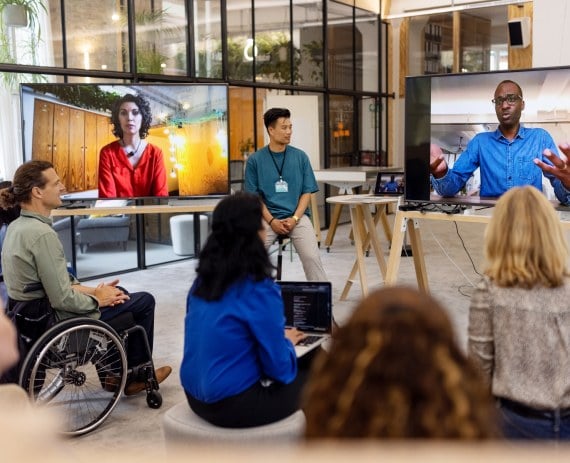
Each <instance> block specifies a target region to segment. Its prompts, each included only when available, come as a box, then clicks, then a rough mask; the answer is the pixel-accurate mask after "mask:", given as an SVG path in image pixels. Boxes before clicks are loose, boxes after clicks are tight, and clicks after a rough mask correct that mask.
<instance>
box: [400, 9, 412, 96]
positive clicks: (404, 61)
mask: <svg viewBox="0 0 570 463" xmlns="http://www.w3.org/2000/svg"><path fill="white" fill-rule="evenodd" d="M409 21H410V20H409V19H408V18H405V19H404V20H403V21H402V23H401V24H400V82H399V84H400V85H399V92H398V93H399V96H400V98H404V96H405V94H406V76H407V75H408V48H409V46H410V44H409V43H408V32H409V28H410V22H409Z"/></svg>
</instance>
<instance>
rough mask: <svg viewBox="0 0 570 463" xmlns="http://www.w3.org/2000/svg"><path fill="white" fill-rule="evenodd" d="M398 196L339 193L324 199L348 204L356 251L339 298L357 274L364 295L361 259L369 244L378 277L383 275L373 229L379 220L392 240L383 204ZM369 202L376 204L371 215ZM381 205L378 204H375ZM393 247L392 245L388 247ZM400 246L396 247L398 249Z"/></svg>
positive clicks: (384, 270) (366, 293) (377, 242)
mask: <svg viewBox="0 0 570 463" xmlns="http://www.w3.org/2000/svg"><path fill="white" fill-rule="evenodd" d="M397 202H398V198H387V197H382V196H372V195H343V196H332V197H330V198H327V203H330V204H334V205H335V206H336V205H341V206H343V205H344V206H349V207H350V221H351V224H352V233H353V235H354V248H355V250H356V260H355V261H354V264H353V266H352V270H351V271H350V274H349V276H348V279H347V280H346V283H345V285H344V289H343V290H342V294H341V296H340V300H341V301H342V300H345V299H346V297H347V296H348V292H349V291H350V288H351V286H352V283H353V280H354V278H355V277H356V274H357V273H358V275H359V278H360V288H361V290H362V295H363V297H364V296H366V295H368V277H367V275H366V265H365V262H364V255H365V252H366V251H367V250H368V249H369V247H370V246H372V249H373V250H374V255H375V256H376V261H377V262H378V267H379V269H380V272H381V274H382V277H385V275H386V270H387V266H386V261H385V260H384V256H383V253H382V249H381V247H380V240H379V239H378V233H377V232H376V225H377V224H378V222H381V223H382V227H383V229H384V234H385V236H386V239H387V241H388V242H391V241H392V232H391V230H390V225H389V224H388V219H387V217H386V207H385V206H386V204H396V203H397ZM370 205H374V206H375V207H376V214H375V216H374V217H372V213H371V212H370ZM378 206H381V207H378ZM392 248H393V246H392ZM401 249H402V248H401V246H400V250H401Z"/></svg>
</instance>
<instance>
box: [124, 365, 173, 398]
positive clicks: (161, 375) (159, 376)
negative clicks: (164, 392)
mask: <svg viewBox="0 0 570 463" xmlns="http://www.w3.org/2000/svg"><path fill="white" fill-rule="evenodd" d="M170 373H172V368H170V367H169V366H165V367H160V368H157V369H156V370H154V375H155V376H156V382H157V383H158V384H160V383H162V382H163V381H164V380H165V379H166V378H168V376H169V375H170ZM145 389H146V384H145V382H144V381H133V382H130V383H127V385H126V386H125V395H135V394H138V393H139V392H142V391H144V390H145Z"/></svg>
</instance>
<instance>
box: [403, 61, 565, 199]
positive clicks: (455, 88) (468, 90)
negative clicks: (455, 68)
mask: <svg viewBox="0 0 570 463" xmlns="http://www.w3.org/2000/svg"><path fill="white" fill-rule="evenodd" d="M506 79H508V80H513V81H515V82H516V83H518V84H519V85H520V86H521V88H522V91H523V98H524V101H525V109H524V110H523V112H522V117H521V123H522V124H524V125H525V126H526V127H542V128H543V129H545V130H546V131H548V132H549V133H550V135H551V136H552V138H553V139H554V141H555V142H556V143H562V142H566V141H570V67H556V68H536V69H526V70H516V71H496V72H485V73H465V74H439V75H428V76H417V77H407V78H406V103H405V111H406V112H405V147H404V149H405V153H404V165H405V176H406V179H405V185H406V191H405V199H406V200H408V201H419V202H421V201H427V200H429V199H430V192H431V184H430V172H429V152H430V144H431V143H435V144H437V145H438V146H440V147H441V148H442V150H443V152H444V154H445V155H446V156H447V157H448V161H449V162H450V164H452V163H453V161H454V160H455V159H457V158H458V157H459V156H460V155H461V152H462V151H463V150H464V149H465V147H466V146H467V144H468V143H469V141H470V140H471V139H472V138H473V137H474V136H475V135H476V134H477V133H479V132H483V131H493V130H495V129H496V128H497V126H498V121H497V116H496V114H495V107H494V105H493V103H491V100H492V99H493V95H494V92H495V88H496V87H497V85H498V84H499V83H500V82H501V81H503V80H506Z"/></svg>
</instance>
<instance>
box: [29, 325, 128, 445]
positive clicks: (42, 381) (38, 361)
mask: <svg viewBox="0 0 570 463" xmlns="http://www.w3.org/2000/svg"><path fill="white" fill-rule="evenodd" d="M126 380H127V359H126V355H125V349H124V347H123V344H122V342H121V340H120V339H119V337H118V336H117V334H116V333H115V331H114V330H113V329H112V328H111V327H109V326H108V325H107V324H105V323H103V322H101V321H99V320H93V319H90V318H72V319H69V320H64V321H62V322H60V323H58V324H56V325H55V326H53V327H52V328H51V329H49V330H48V331H46V332H45V333H44V334H43V335H42V336H41V337H40V339H39V340H38V341H37V342H36V343H35V344H34V345H33V346H32V349H31V350H30V352H29V353H28V355H27V356H26V358H25V360H24V363H23V365H22V369H21V371H20V386H22V387H23V388H24V389H25V390H26V391H27V392H28V395H29V396H30V398H31V399H32V400H34V401H35V402H36V403H37V404H45V405H48V406H49V407H51V408H53V409H54V410H55V411H56V412H57V413H58V414H59V417H60V419H61V420H62V421H63V433H64V434H68V435H79V434H84V433H86V432H89V431H92V430H93V429H95V428H96V427H97V426H99V425H100V424H101V423H103V421H105V419H106V418H107V417H108V416H109V414H110V413H111V411H112V410H113V409H114V408H115V406H116V405H117V403H118V401H119V399H120V398H121V393H122V391H123V389H124V387H125V382H126Z"/></svg>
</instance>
